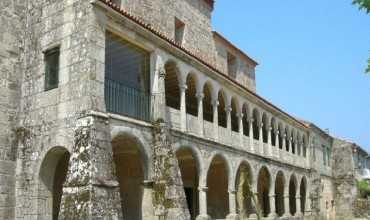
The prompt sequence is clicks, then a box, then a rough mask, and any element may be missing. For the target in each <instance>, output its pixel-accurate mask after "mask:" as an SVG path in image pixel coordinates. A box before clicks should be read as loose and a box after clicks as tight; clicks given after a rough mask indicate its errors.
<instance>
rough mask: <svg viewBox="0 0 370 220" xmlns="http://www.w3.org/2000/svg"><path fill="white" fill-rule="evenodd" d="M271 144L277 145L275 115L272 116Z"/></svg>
mask: <svg viewBox="0 0 370 220" xmlns="http://www.w3.org/2000/svg"><path fill="white" fill-rule="evenodd" d="M271 128H272V129H271V145H272V146H274V147H275V146H276V130H277V126H276V119H275V118H274V117H272V118H271Z"/></svg>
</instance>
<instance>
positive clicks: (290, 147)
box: [288, 137, 293, 154]
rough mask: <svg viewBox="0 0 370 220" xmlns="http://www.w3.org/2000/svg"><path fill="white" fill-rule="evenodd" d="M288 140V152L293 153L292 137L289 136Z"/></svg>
mask: <svg viewBox="0 0 370 220" xmlns="http://www.w3.org/2000/svg"><path fill="white" fill-rule="evenodd" d="M288 141H289V153H291V154H293V149H292V141H293V138H292V137H289V139H288Z"/></svg>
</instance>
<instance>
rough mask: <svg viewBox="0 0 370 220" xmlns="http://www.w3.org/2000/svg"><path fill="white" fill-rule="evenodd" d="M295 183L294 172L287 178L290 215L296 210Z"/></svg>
mask: <svg viewBox="0 0 370 220" xmlns="http://www.w3.org/2000/svg"><path fill="white" fill-rule="evenodd" d="M297 184H298V182H297V177H296V176H295V174H292V175H291V176H290V180H289V210H290V214H291V215H292V216H294V215H295V213H296V212H297V206H296V204H297V199H296V196H297Z"/></svg>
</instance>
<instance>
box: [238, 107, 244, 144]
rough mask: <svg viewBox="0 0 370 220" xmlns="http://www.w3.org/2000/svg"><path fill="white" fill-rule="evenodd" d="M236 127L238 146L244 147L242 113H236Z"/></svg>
mask: <svg viewBox="0 0 370 220" xmlns="http://www.w3.org/2000/svg"><path fill="white" fill-rule="evenodd" d="M237 116H238V128H239V136H240V146H241V147H244V138H243V136H244V128H243V113H238V115H237Z"/></svg>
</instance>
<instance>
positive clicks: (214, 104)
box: [212, 100, 219, 141]
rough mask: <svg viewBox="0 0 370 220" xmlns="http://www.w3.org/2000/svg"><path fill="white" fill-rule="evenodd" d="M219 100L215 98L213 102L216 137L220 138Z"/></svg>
mask: <svg viewBox="0 0 370 220" xmlns="http://www.w3.org/2000/svg"><path fill="white" fill-rule="evenodd" d="M218 105H219V103H218V101H217V100H215V101H213V103H212V106H213V132H214V139H215V140H216V141H217V140H218Z"/></svg>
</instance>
